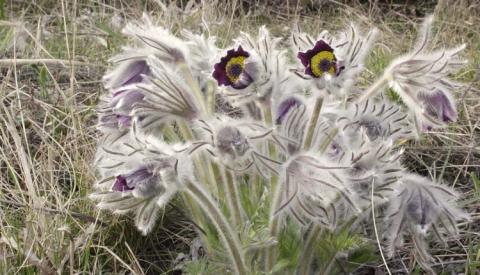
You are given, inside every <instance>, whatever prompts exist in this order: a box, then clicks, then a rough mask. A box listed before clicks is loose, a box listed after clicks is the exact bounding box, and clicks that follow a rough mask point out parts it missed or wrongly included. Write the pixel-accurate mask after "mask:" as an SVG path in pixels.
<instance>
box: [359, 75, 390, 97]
mask: <svg viewBox="0 0 480 275" xmlns="http://www.w3.org/2000/svg"><path fill="white" fill-rule="evenodd" d="M391 78H392V77H391V75H390V73H389V72H385V73H383V75H382V77H381V78H379V79H377V80H376V81H375V82H374V83H373V84H372V85H371V86H370V87H369V88H368V90H366V91H365V92H364V93H363V95H361V96H360V97H359V98H357V100H356V102H357V103H358V102H362V101H365V100H367V99H368V98H370V97H373V96H375V95H376V94H377V93H378V92H379V91H381V90H382V88H383V87H384V86H385V85H387V84H388V81H389V80H390V79H391Z"/></svg>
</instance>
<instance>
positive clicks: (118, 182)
mask: <svg viewBox="0 0 480 275" xmlns="http://www.w3.org/2000/svg"><path fill="white" fill-rule="evenodd" d="M112 190H113V191H117V192H125V191H131V190H133V188H131V187H129V186H128V185H127V180H126V179H125V178H124V177H123V176H117V177H116V178H115V182H114V183H113V186H112Z"/></svg>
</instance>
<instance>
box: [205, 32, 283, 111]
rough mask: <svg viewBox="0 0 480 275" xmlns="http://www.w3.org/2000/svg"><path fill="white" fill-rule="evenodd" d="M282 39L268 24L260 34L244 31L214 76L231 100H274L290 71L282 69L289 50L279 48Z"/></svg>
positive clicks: (238, 104) (241, 102)
mask: <svg viewBox="0 0 480 275" xmlns="http://www.w3.org/2000/svg"><path fill="white" fill-rule="evenodd" d="M279 42H280V39H279V38H273V37H271V36H270V33H269V32H268V30H267V29H266V28H265V26H263V27H261V28H260V29H259V31H258V35H257V36H256V37H252V36H250V35H249V34H246V33H242V34H241V36H240V37H239V38H237V39H236V46H235V47H234V48H233V49H230V50H228V51H227V53H226V55H223V57H222V58H221V59H220V62H218V63H216V64H215V67H214V72H213V77H214V78H215V79H216V80H217V83H218V85H220V86H225V87H226V89H223V94H224V95H225V97H226V98H227V100H229V102H230V103H232V104H233V105H236V106H240V105H244V104H248V103H251V102H253V101H258V100H260V101H263V102H266V103H267V104H270V98H271V95H272V94H273V93H280V90H281V89H280V87H281V86H282V85H283V84H284V83H285V81H286V79H287V78H288V75H287V74H286V72H285V70H283V69H282V68H284V67H285V64H286V57H285V53H286V51H284V50H280V49H278V44H279Z"/></svg>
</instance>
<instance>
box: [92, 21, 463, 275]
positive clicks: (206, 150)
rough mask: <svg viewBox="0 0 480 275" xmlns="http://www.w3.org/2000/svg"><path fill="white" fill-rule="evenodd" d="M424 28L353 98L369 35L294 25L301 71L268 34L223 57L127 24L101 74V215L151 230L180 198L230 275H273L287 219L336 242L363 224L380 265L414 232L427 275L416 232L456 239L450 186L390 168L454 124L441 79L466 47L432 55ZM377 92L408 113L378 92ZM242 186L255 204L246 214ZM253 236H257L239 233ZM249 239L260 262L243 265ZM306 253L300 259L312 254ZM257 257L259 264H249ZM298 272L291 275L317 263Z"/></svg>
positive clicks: (449, 86) (191, 41) (198, 44)
mask: <svg viewBox="0 0 480 275" xmlns="http://www.w3.org/2000/svg"><path fill="white" fill-rule="evenodd" d="M431 25H432V17H428V18H427V19H426V20H425V23H424V24H423V26H422V28H421V29H420V31H419V35H418V37H419V38H418V42H417V44H416V46H415V47H414V48H413V49H412V50H411V51H410V52H408V53H406V54H405V55H403V56H402V57H400V58H398V59H396V60H394V61H392V63H391V65H390V66H389V67H388V68H386V70H385V73H384V74H383V75H382V76H381V77H380V78H379V79H378V80H377V81H376V82H375V83H373V85H371V86H370V87H369V88H367V89H363V88H362V87H359V86H357V85H356V84H357V83H356V81H355V80H356V79H357V78H358V75H359V74H360V73H361V72H362V69H363V68H364V66H363V64H364V60H365V58H366V56H367V55H368V53H369V51H370V50H371V49H372V47H373V44H374V41H375V38H376V35H377V32H378V31H377V30H372V31H370V32H361V31H360V30H359V28H357V27H356V26H354V25H351V26H349V27H347V28H346V29H345V30H344V31H342V32H340V33H338V34H335V35H331V34H329V33H328V32H326V31H324V32H321V33H320V35H318V37H317V38H313V37H312V36H310V35H309V34H306V33H303V32H301V31H300V30H299V29H298V27H296V28H295V29H294V30H293V32H292V34H291V39H290V40H291V51H292V52H293V53H294V54H295V57H296V61H297V62H296V63H290V62H289V60H290V59H289V58H288V56H287V55H288V51H287V50H286V49H282V48H281V47H280V45H281V44H280V42H281V41H282V39H281V38H276V37H272V35H271V34H270V33H269V31H268V30H267V29H266V28H265V27H262V28H260V30H259V32H258V34H257V35H254V36H251V35H249V34H245V33H242V34H241V35H240V37H239V38H238V39H236V40H234V42H233V44H232V45H231V46H229V47H227V48H226V49H221V48H218V47H217V46H216V44H215V38H214V37H206V36H204V35H196V34H193V33H191V32H188V31H182V32H181V33H180V36H174V35H173V34H172V33H170V32H169V31H168V30H166V29H163V28H161V27H157V26H155V25H154V24H153V23H152V22H151V20H150V19H149V18H148V17H147V16H144V18H143V22H141V23H138V24H129V25H127V27H126V28H125V31H124V33H125V34H126V35H127V36H129V37H130V38H131V40H132V45H131V46H130V47H127V48H125V49H124V50H123V52H122V53H120V54H119V55H118V56H115V57H114V58H112V63H113V64H114V66H113V69H112V70H111V71H110V72H108V73H107V74H106V75H105V77H104V81H105V88H106V90H107V91H108V93H107V94H106V95H105V96H104V97H103V98H102V103H101V104H100V108H99V124H98V126H99V127H98V128H99V130H100V131H101V132H102V133H103V138H102V140H101V142H99V146H98V151H97V158H96V168H97V171H98V176H99V178H100V180H99V182H98V183H97V184H96V185H95V191H94V192H93V193H92V194H91V198H92V199H94V200H95V201H97V202H98V207H99V208H101V209H109V210H111V211H113V212H114V213H132V212H133V213H135V224H136V226H137V227H138V229H139V230H140V231H142V233H144V234H147V233H149V232H150V231H151V230H152V228H153V226H154V225H155V221H156V217H157V214H158V213H159V211H161V210H162V208H163V207H164V206H165V205H166V204H168V203H169V202H170V201H171V200H172V199H173V198H174V197H175V196H176V194H177V193H181V194H182V196H179V198H180V200H178V201H175V203H180V204H184V205H185V209H187V210H189V211H191V212H190V213H189V214H190V215H191V218H192V219H194V221H195V222H196V224H197V225H198V226H200V227H201V226H205V225H206V224H212V225H213V226H214V227H215V228H216V229H217V234H218V238H219V239H220V241H221V243H222V244H223V246H224V249H225V250H226V251H227V253H228V255H229V256H230V257H229V259H230V264H231V267H230V268H233V270H234V271H235V272H236V273H238V274H247V273H249V272H253V271H255V270H254V268H259V271H260V270H261V271H264V272H272V268H273V263H274V262H276V261H278V259H277V258H276V257H279V255H277V254H278V253H276V252H275V251H276V246H275V242H274V241H273V242H272V240H277V241H278V240H279V238H280V237H279V232H280V231H281V229H282V227H287V226H291V224H292V221H296V222H297V223H296V224H297V226H299V227H300V228H303V229H306V228H309V227H311V226H314V227H316V228H320V229H322V230H327V231H331V232H335V230H336V229H337V228H339V227H340V226H342V225H344V224H345V223H347V222H349V223H352V220H353V221H354V222H353V225H354V226H352V229H351V231H352V234H355V233H359V232H370V231H371V230H370V231H369V230H362V228H364V227H369V226H370V228H371V226H373V227H374V228H375V232H377V229H378V230H379V231H380V233H382V234H383V237H384V240H385V241H384V242H382V241H381V240H380V237H381V236H378V234H377V236H376V240H377V241H378V242H379V249H380V252H382V251H384V252H385V254H386V255H388V256H390V257H393V256H394V252H395V251H396V249H397V248H398V247H400V246H402V245H403V240H404V237H406V236H410V237H409V238H412V239H413V240H414V242H415V244H416V245H415V248H414V249H416V251H417V253H416V254H415V255H416V256H417V258H416V260H417V262H419V263H420V264H421V266H422V267H423V268H425V269H429V268H430V267H429V266H430V263H431V262H432V260H433V259H432V258H431V257H430V256H429V254H428V249H427V243H426V236H427V235H428V234H430V233H432V234H434V235H435V236H437V237H438V238H439V239H441V240H443V234H450V235H451V236H454V235H455V233H456V230H457V221H459V220H465V219H468V215H467V214H466V213H465V212H463V211H462V210H461V209H460V208H458V207H457V205H456V200H458V199H459V195H458V194H457V193H456V192H455V191H454V190H453V189H452V188H450V187H448V186H447V185H445V184H442V183H440V182H436V181H433V180H432V179H428V178H425V177H421V176H419V175H414V174H411V173H409V172H408V171H406V169H405V168H404V167H403V166H402V153H403V150H402V147H401V145H402V144H403V143H405V142H407V141H408V140H412V139H416V138H417V137H418V136H419V135H420V134H422V132H424V131H426V130H430V129H432V128H434V127H440V126H444V125H446V124H447V123H448V122H452V121H455V119H456V117H457V113H456V109H455V102H454V100H453V96H452V92H454V91H455V89H457V88H458V87H459V84H458V83H454V82H453V81H451V80H449V79H448V75H449V74H450V73H451V72H453V71H454V70H456V69H458V68H460V67H461V65H463V64H464V62H463V61H462V60H461V59H460V58H459V52H460V51H461V49H463V46H462V47H459V48H456V49H441V50H428V47H427V45H428V43H429V41H430V39H431ZM388 86H390V87H391V88H392V89H393V90H394V91H395V92H397V93H398V94H399V95H400V98H401V99H402V100H403V102H404V103H405V105H399V104H396V103H395V102H391V101H389V100H388V99H386V98H385V97H384V96H383V95H382V94H381V93H382V91H383V90H385V89H386V88H387V87H388ZM405 107H406V108H405ZM245 186H247V188H244V187H245ZM240 189H242V190H243V189H247V191H245V192H247V194H250V195H251V197H252V200H253V199H254V198H258V199H257V200H256V201H254V203H252V204H251V205H245V204H246V202H245V200H242V199H241V198H240V197H241V196H240V192H241V191H240ZM225 205H226V206H227V207H226V208H224V207H223V206H225ZM199 206H200V207H199ZM252 208H253V209H270V211H263V212H265V213H266V214H264V215H268V216H267V217H264V219H263V220H267V221H269V222H268V223H267V224H263V225H262V224H256V222H257V221H258V220H259V218H258V215H260V214H259V212H258V213H257V212H255V213H256V214H255V215H254V216H252V214H251V212H252V211H251V209H252ZM248 209H250V210H248ZM247 210H248V211H247ZM372 210H373V211H372ZM201 212H203V213H201ZM263 212H262V213H263ZM199 213H200V214H199ZM379 221H382V222H381V224H382V226H377V223H379ZM254 225H255V226H254ZM262 226H263V228H261V230H260V231H262V232H265V231H267V232H269V234H266V235H268V236H263V235H262V236H263V237H262V236H257V235H258V234H259V232H254V233H242V232H246V231H248V228H253V227H256V228H258V227H262ZM239 232H240V233H239ZM308 232H311V233H312V232H319V231H318V230H309V231H308ZM257 233H258V234H257ZM312 234H313V233H312ZM252 235H254V236H256V237H255V238H253V239H252ZM264 235H265V234H264ZM308 240H311V238H306V239H305V241H308ZM205 241H206V240H205ZM259 243H263V244H264V245H263V246H264V247H263V246H262V245H260V246H261V247H263V248H262V249H261V250H260V251H263V252H264V253H252V255H253V256H252V255H250V254H246V253H245V252H246V250H245V249H246V248H245V247H249V246H250V247H251V246H259ZM267 243H268V244H269V245H267ZM204 245H205V247H207V248H208V244H204ZM303 247H304V250H305V251H304V253H302V255H311V254H312V253H310V254H309V251H308V249H310V248H309V247H311V245H309V244H304V245H303ZM213 254H215V253H212V255H213ZM313 254H314V253H313ZM246 257H256V258H255V259H254V260H255V261H253V260H252V259H246ZM251 260H252V261H251ZM260 260H262V261H264V264H262V265H260V267H258V266H255V267H250V266H247V263H249V262H258V261H260ZM301 262H302V263H304V264H305V266H299V267H298V269H299V270H310V268H312V267H314V266H318V265H313V264H312V260H305V259H304V260H302V261H301ZM225 264H226V265H229V263H225ZM230 268H227V269H230ZM293 268H295V267H293ZM277 271H278V270H277Z"/></svg>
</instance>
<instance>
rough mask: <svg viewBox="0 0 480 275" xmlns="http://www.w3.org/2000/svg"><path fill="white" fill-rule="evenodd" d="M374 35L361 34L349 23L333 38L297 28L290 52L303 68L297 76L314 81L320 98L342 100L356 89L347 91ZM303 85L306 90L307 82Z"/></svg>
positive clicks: (369, 33) (323, 33)
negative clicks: (328, 97) (330, 96)
mask: <svg viewBox="0 0 480 275" xmlns="http://www.w3.org/2000/svg"><path fill="white" fill-rule="evenodd" d="M377 32H378V31H377V30H376V29H373V30H372V31H370V32H368V33H367V34H366V35H364V34H363V33H362V32H360V31H359V30H358V28H357V27H356V26H354V25H353V24H352V25H350V26H349V27H348V28H346V29H345V30H344V31H342V32H340V33H338V34H336V35H330V34H329V33H328V32H327V31H323V32H321V33H320V34H319V35H318V36H317V38H316V39H315V38H314V37H312V36H310V35H309V34H307V33H304V32H301V31H300V30H299V28H298V26H296V27H295V29H294V31H293V32H292V37H291V42H292V49H293V51H294V52H295V53H297V57H298V59H299V61H300V62H301V64H302V65H303V67H304V68H303V70H301V71H300V70H297V71H296V74H297V75H298V76H300V77H301V78H304V79H307V80H309V81H310V82H313V83H314V84H315V85H314V87H315V88H316V89H317V90H320V91H321V94H323V95H324V94H325V93H326V94H330V95H332V96H333V97H334V98H341V97H344V96H348V95H349V94H352V93H353V92H354V91H355V90H354V89H350V88H351V87H352V85H353V84H355V79H356V76H357V75H358V73H360V72H361V71H362V69H363V62H364V59H365V57H366V55H367V54H368V53H369V52H370V51H371V49H372V45H373V43H374V41H375V39H376V36H377ZM305 85H307V87H308V81H307V83H305ZM308 88H310V89H311V87H308Z"/></svg>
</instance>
